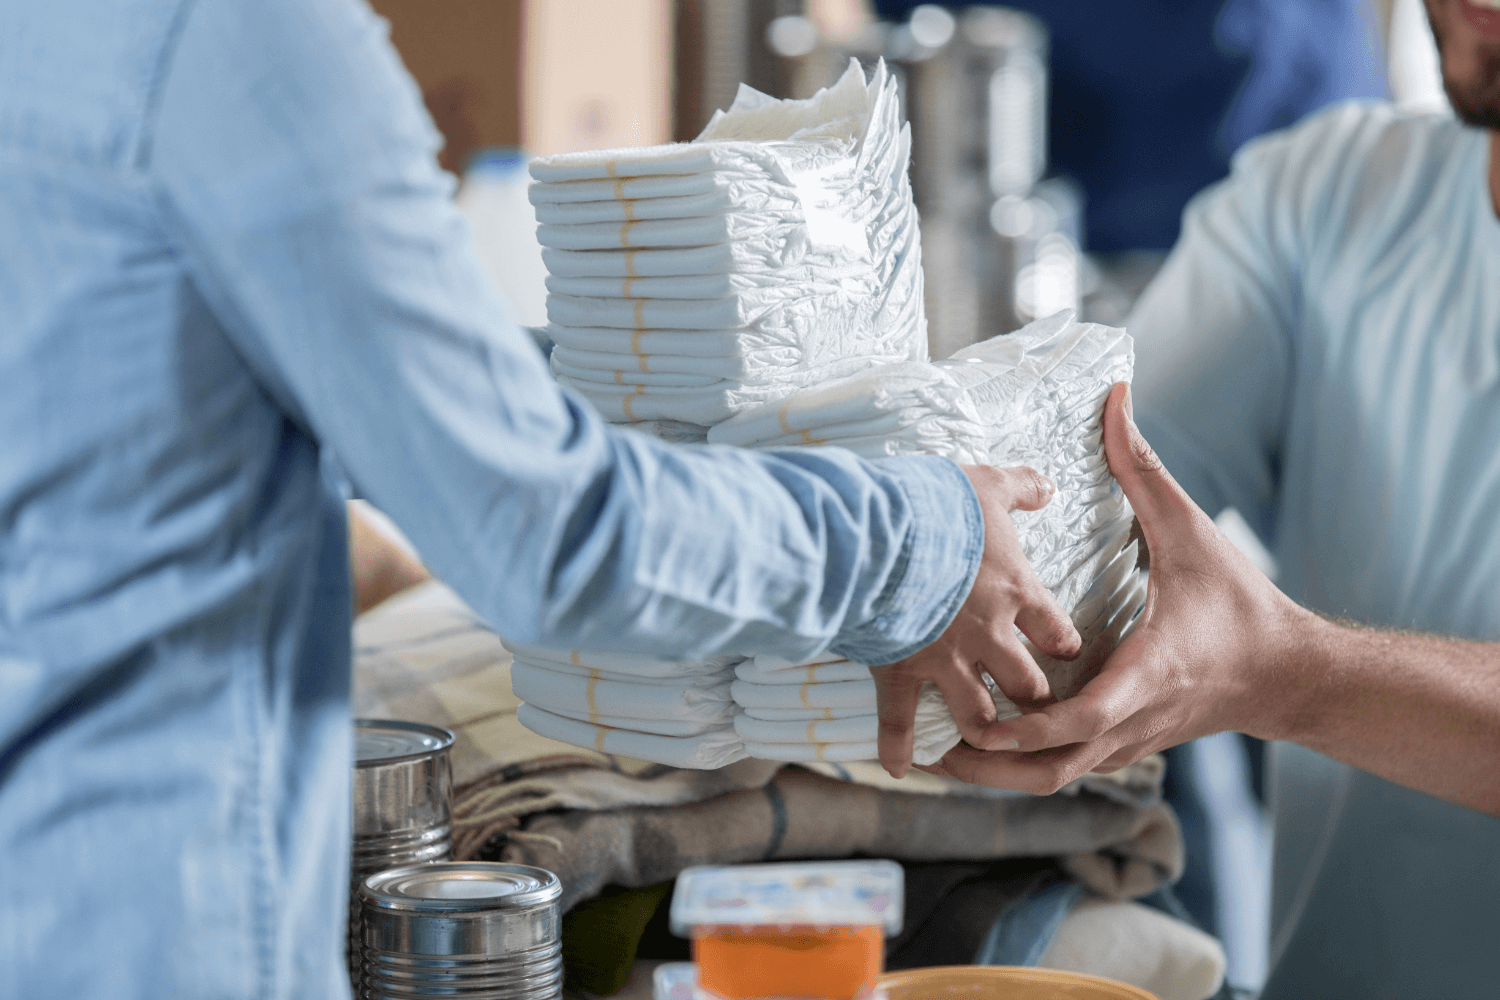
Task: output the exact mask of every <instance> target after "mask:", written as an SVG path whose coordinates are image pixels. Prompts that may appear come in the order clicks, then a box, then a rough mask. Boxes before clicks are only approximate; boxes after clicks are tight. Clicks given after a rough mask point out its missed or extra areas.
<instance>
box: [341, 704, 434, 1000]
mask: <svg viewBox="0 0 1500 1000" xmlns="http://www.w3.org/2000/svg"><path fill="white" fill-rule="evenodd" d="M452 746H453V734H452V733H450V732H449V731H448V730H446V729H439V728H438V727H436V726H427V725H423V724H422V723H419V722H399V721H395V720H388V719H356V720H355V721H354V781H353V830H354V844H353V852H352V856H351V859H350V880H349V882H350V887H349V896H350V903H349V937H348V943H347V948H348V959H349V976H350V979H351V981H352V982H353V983H354V984H355V988H356V990H357V989H358V987H359V969H360V961H359V953H360V943H361V940H362V937H361V932H360V919H361V917H360V914H361V910H360V901H359V887H360V883H361V882H363V881H364V879H365V877H366V876H368V875H372V874H374V873H376V872H381V871H384V870H386V869H388V868H397V867H402V866H408V865H413V864H420V863H425V862H434V861H447V860H448V859H449V858H451V857H453V818H452V803H453V772H452V768H451V766H450V764H449V760H448V753H449V750H450V748H451V747H452Z"/></svg>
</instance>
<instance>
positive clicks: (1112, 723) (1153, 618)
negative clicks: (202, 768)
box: [882, 383, 1317, 794]
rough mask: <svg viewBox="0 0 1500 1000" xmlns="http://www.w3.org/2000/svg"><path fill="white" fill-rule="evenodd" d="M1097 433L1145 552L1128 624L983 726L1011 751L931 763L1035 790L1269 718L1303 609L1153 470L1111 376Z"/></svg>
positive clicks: (1292, 655) (960, 754)
mask: <svg viewBox="0 0 1500 1000" xmlns="http://www.w3.org/2000/svg"><path fill="white" fill-rule="evenodd" d="M1104 442H1105V455H1106V457H1107V458H1108V460H1109V467H1110V471H1111V472H1113V473H1114V475H1115V479H1117V480H1118V481H1119V483H1120V486H1121V487H1122V488H1123V489H1124V490H1125V495H1126V496H1128V497H1129V498H1130V502H1131V504H1132V505H1133V506H1134V507H1135V511H1136V516H1137V517H1138V518H1139V519H1140V524H1141V529H1142V531H1143V533H1144V535H1145V539H1146V543H1147V545H1148V546H1149V548H1150V552H1151V584H1150V592H1149V595H1148V597H1147V600H1146V607H1145V609H1144V611H1143V612H1142V614H1143V619H1142V621H1141V624H1140V625H1139V626H1138V627H1137V628H1136V630H1135V632H1134V633H1132V634H1131V636H1130V637H1129V638H1128V639H1126V640H1125V642H1123V643H1121V644H1120V648H1119V649H1117V650H1115V652H1114V653H1113V654H1112V655H1111V656H1110V658H1109V659H1108V660H1107V661H1106V662H1105V664H1104V667H1103V669H1102V670H1101V671H1100V673H1099V675H1098V676H1097V677H1095V678H1094V679H1093V680H1092V681H1090V682H1089V683H1088V685H1086V686H1085V687H1084V688H1083V690H1082V691H1080V692H1079V693H1078V694H1077V695H1076V696H1074V697H1072V698H1069V699H1067V700H1066V701H1062V702H1057V703H1054V704H1051V705H1048V706H1045V707H1042V708H1040V709H1039V710H1038V711H1034V712H1031V713H1029V714H1026V715H1023V716H1021V717H1020V718H1016V719H1010V720H1008V721H1005V722H1001V723H997V724H995V725H994V726H991V727H989V729H988V730H987V736H988V737H989V738H990V740H992V741H993V742H992V743H991V744H990V746H994V745H995V743H997V742H999V741H1000V740H1004V739H1009V740H1013V741H1014V745H1015V748H1016V750H1017V751H1020V752H998V753H984V752H981V750H978V749H974V746H980V744H974V746H967V747H966V746H963V745H962V744H961V745H959V746H957V747H955V748H954V749H953V750H951V751H950V752H949V753H948V754H947V756H945V757H944V758H943V761H942V764H941V765H940V767H939V768H934V770H940V771H941V772H944V773H947V774H951V775H953V776H954V777H957V778H961V779H962V780H964V781H969V782H974V783H977V784H984V785H994V786H997V787H1003V788H1014V789H1020V790H1023V791H1029V792H1037V793H1041V794H1047V793H1050V792H1053V791H1055V790H1057V789H1058V788H1061V787H1062V786H1063V785H1065V784H1067V783H1068V782H1069V781H1072V780H1073V779H1074V778H1077V777H1078V776H1079V775H1081V774H1084V773H1085V772H1087V771H1112V770H1117V769H1118V768H1121V767H1124V766H1125V765H1126V764H1130V763H1133V762H1134V761H1136V760H1139V759H1140V758H1141V757H1144V756H1145V755H1146V754H1148V753H1151V752H1153V751H1156V750H1161V749H1163V748H1165V747H1169V746H1173V745H1175V744H1178V743H1182V742H1184V741H1186V740H1190V739H1194V738H1196V737H1198V736H1205V735H1207V734H1209V733H1215V732H1220V731H1222V730H1225V729H1238V730H1241V731H1246V732H1252V733H1254V732H1257V730H1259V729H1268V730H1269V728H1270V727H1268V726H1267V725H1265V724H1264V723H1265V721H1266V720H1267V719H1268V718H1269V715H1270V713H1271V711H1272V706H1270V705H1268V704H1267V701H1268V700H1270V701H1274V700H1276V699H1267V698H1266V693H1267V692H1271V691H1277V690H1278V682H1277V677H1278V675H1281V676H1286V677H1290V676H1292V671H1290V670H1289V666H1290V664H1291V663H1292V662H1293V661H1295V660H1296V659H1297V658H1298V657H1299V656H1300V655H1301V652H1300V650H1299V649H1298V644H1299V643H1301V642H1303V641H1304V640H1305V637H1306V635H1307V634H1308V632H1309V631H1310V626H1311V625H1312V624H1315V623H1316V622H1317V619H1316V618H1315V617H1314V616H1313V615H1312V613H1311V612H1309V611H1307V610H1305V609H1303V608H1301V607H1299V606H1298V605H1296V604H1294V603H1293V602H1292V601H1291V600H1290V599H1288V598H1287V597H1286V596H1285V595H1283V594H1282V593H1281V592H1280V591H1279V590H1277V589H1276V587H1275V585H1274V584H1272V583H1271V581H1269V580H1267V579H1266V578H1265V576H1263V575H1262V574H1261V573H1260V572H1259V571H1258V570H1256V569H1255V567H1254V566H1253V565H1251V563H1250V562H1249V560H1248V559H1246V558H1245V557H1244V556H1243V555H1241V554H1240V552H1239V551H1238V550H1237V549H1235V547H1234V546H1233V545H1232V544H1231V543H1230V542H1229V541H1228V539H1226V538H1225V537H1224V536H1223V535H1222V534H1221V533H1220V532H1219V530H1218V529H1217V528H1216V527H1215V526H1214V523H1213V521H1211V520H1210V519H1209V518H1208V515H1206V514H1204V513H1203V511H1201V510H1199V509H1198V507H1197V505H1195V504H1194V503H1193V502H1192V500H1190V499H1189V498H1188V496H1187V494H1186V493H1184V492H1183V490H1182V488H1181V487H1179V486H1178V485H1177V483H1176V482H1175V481H1174V480H1173V479H1172V477H1171V476H1170V475H1169V474H1168V473H1167V471H1166V469H1165V468H1163V466H1162V464H1161V461H1160V460H1159V459H1158V458H1157V457H1156V453H1155V452H1153V451H1152V450H1151V446H1150V445H1149V444H1147V443H1146V440H1145V438H1143V437H1142V436H1141V434H1140V431H1138V430H1137V429H1136V427H1135V424H1134V422H1133V421H1132V420H1131V418H1130V395H1129V387H1128V386H1126V385H1125V384H1124V383H1120V384H1118V385H1116V386H1115V387H1114V389H1113V390H1112V391H1111V392H1110V395H1109V399H1108V401H1107V402H1106V403H1105V409H1104ZM1290 695H1291V692H1289V691H1285V690H1283V691H1281V696H1282V697H1283V698H1289V697H1290ZM1024 707H1025V706H1023V708H1024ZM969 742H970V743H971V744H972V743H973V741H972V740H970V741H969ZM883 760H884V758H882V761H883Z"/></svg>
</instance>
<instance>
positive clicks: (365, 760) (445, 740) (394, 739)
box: [354, 719, 453, 767]
mask: <svg viewBox="0 0 1500 1000" xmlns="http://www.w3.org/2000/svg"><path fill="white" fill-rule="evenodd" d="M452 745H453V734H452V733H450V732H449V731H448V730H446V729H439V728H438V727H437V726H428V725H424V724H423V723H420V722H403V721H400V720H398V719H355V720H354V766H355V767H377V766H379V765H381V764H394V763H397V762H398V761H402V760H415V759H417V758H420V757H427V756H431V755H432V754H434V753H437V752H438V751H440V750H446V749H448V748H449V747H451V746H452Z"/></svg>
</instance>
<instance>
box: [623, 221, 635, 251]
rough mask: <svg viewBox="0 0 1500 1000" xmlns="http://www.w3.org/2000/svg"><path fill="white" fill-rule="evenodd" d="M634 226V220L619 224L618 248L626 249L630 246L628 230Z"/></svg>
mask: <svg viewBox="0 0 1500 1000" xmlns="http://www.w3.org/2000/svg"><path fill="white" fill-rule="evenodd" d="M634 226H635V220H634V219H627V220H625V221H624V222H622V223H620V246H622V247H627V248H628V247H629V246H630V230H631V228H632V227H634Z"/></svg>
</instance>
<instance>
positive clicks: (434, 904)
mask: <svg viewBox="0 0 1500 1000" xmlns="http://www.w3.org/2000/svg"><path fill="white" fill-rule="evenodd" d="M359 894H360V896H362V897H363V898H365V899H368V900H370V901H371V902H373V903H374V904H375V905H376V906H379V907H381V908H383V909H388V910H415V911H421V912H428V913H442V912H452V911H464V912H474V911H477V910H529V909H533V908H535V907H539V906H545V905H547V904H548V903H551V902H554V901H556V900H557V898H558V897H559V896H561V895H562V883H561V882H560V881H558V878H557V876H556V875H554V874H552V873H551V872H549V871H548V870H547V869H545V868H533V867H532V866H530V865H507V864H500V863H498V862H489V861H435V862H428V863H426V864H417V865H407V866H406V867H404V868H392V869H389V870H387V871H383V872H377V873H376V874H374V875H371V876H370V877H369V878H367V879H365V880H364V883H363V884H362V885H360V887H359Z"/></svg>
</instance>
